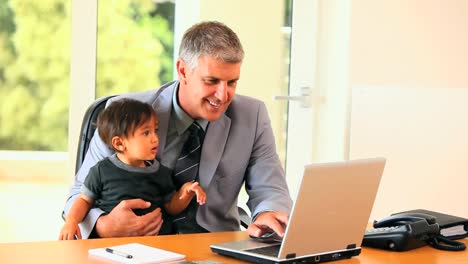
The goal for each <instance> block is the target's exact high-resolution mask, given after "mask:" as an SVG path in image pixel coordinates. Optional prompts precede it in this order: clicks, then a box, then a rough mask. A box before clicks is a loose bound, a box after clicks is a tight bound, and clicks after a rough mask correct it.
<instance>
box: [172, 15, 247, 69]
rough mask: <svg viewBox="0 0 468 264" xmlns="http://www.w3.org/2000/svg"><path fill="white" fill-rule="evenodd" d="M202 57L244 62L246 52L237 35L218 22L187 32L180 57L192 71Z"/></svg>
mask: <svg viewBox="0 0 468 264" xmlns="http://www.w3.org/2000/svg"><path fill="white" fill-rule="evenodd" d="M202 56H209V57H211V58H214V59H217V60H222V61H224V62H228V63H238V62H242V60H243V59H244V50H243V48H242V44H241V42H240V40H239V38H238V37H237V35H236V33H235V32H234V31H233V30H232V29H230V28H229V27H228V26H226V25H225V24H223V23H221V22H217V21H208V22H201V23H198V24H195V25H193V26H192V27H190V28H189V29H187V31H185V33H184V36H183V37H182V41H181V43H180V48H179V57H180V58H181V59H182V60H184V61H185V63H186V64H187V65H188V67H189V69H190V70H194V69H195V68H196V67H197V63H198V59H199V58H200V57H202Z"/></svg>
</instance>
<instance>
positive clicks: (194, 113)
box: [177, 56, 241, 121]
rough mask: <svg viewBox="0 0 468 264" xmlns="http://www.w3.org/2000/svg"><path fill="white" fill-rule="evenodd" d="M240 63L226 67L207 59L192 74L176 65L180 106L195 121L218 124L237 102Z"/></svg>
mask: <svg viewBox="0 0 468 264" xmlns="http://www.w3.org/2000/svg"><path fill="white" fill-rule="evenodd" d="M240 66H241V63H240V62H239V63H226V62H223V61H222V60H216V59H213V58H211V57H208V56H203V57H200V58H199V59H198V66H197V67H196V68H195V69H194V70H193V71H191V70H190V69H189V68H188V67H187V65H186V64H185V62H184V61H183V60H181V59H179V60H178V61H177V72H178V75H179V80H180V86H179V95H178V96H179V97H178V98H179V104H180V106H181V107H182V109H183V110H184V111H185V112H186V113H187V114H188V115H190V116H191V117H192V118H193V119H206V120H208V121H215V120H217V119H218V118H219V117H220V116H221V115H222V114H223V113H224V112H225V111H226V109H227V108H228V106H229V104H230V103H231V102H232V100H233V99H234V95H235V92H236V86H237V80H239V76H240Z"/></svg>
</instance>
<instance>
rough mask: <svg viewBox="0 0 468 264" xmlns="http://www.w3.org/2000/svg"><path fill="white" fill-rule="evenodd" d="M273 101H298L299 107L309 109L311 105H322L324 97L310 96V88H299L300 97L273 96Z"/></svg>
mask: <svg viewBox="0 0 468 264" xmlns="http://www.w3.org/2000/svg"><path fill="white" fill-rule="evenodd" d="M273 99H274V100H288V101H300V103H301V106H302V107H304V108H309V107H310V106H311V105H312V103H314V104H315V103H323V102H325V97H323V96H317V95H314V94H312V88H310V87H301V95H295V96H289V95H275V96H273Z"/></svg>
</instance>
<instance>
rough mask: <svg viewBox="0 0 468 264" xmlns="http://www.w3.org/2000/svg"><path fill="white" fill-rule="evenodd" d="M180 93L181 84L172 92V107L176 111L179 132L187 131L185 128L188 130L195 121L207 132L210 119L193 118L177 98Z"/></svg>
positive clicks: (176, 125) (175, 121)
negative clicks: (183, 108)
mask: <svg viewBox="0 0 468 264" xmlns="http://www.w3.org/2000/svg"><path fill="white" fill-rule="evenodd" d="M178 93H179V85H177V86H176V87H175V89H174V93H173V94H172V109H173V111H174V113H175V116H174V117H175V118H174V123H175V127H176V129H177V134H179V135H182V134H183V133H184V132H185V130H187V129H188V128H189V127H190V125H191V124H192V123H193V122H194V121H197V123H198V124H199V125H200V126H201V127H202V128H203V131H205V132H206V128H207V126H208V120H205V119H193V118H191V117H190V116H189V115H188V114H187V113H186V112H185V111H184V110H182V108H181V107H180V106H179V103H178V100H177V96H178Z"/></svg>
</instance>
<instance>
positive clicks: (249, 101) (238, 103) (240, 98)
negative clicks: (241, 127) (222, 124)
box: [230, 94, 265, 111]
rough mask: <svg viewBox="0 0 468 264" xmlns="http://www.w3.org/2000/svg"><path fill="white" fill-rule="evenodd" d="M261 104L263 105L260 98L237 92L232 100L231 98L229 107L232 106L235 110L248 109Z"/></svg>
mask: <svg viewBox="0 0 468 264" xmlns="http://www.w3.org/2000/svg"><path fill="white" fill-rule="evenodd" d="M262 105H265V103H264V102H263V101H262V100H259V99H256V98H253V97H250V96H246V95H240V94H237V95H236V97H234V100H232V102H231V105H230V108H234V109H236V110H241V109H244V110H248V111H250V110H251V109H254V108H258V107H259V106H262Z"/></svg>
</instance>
